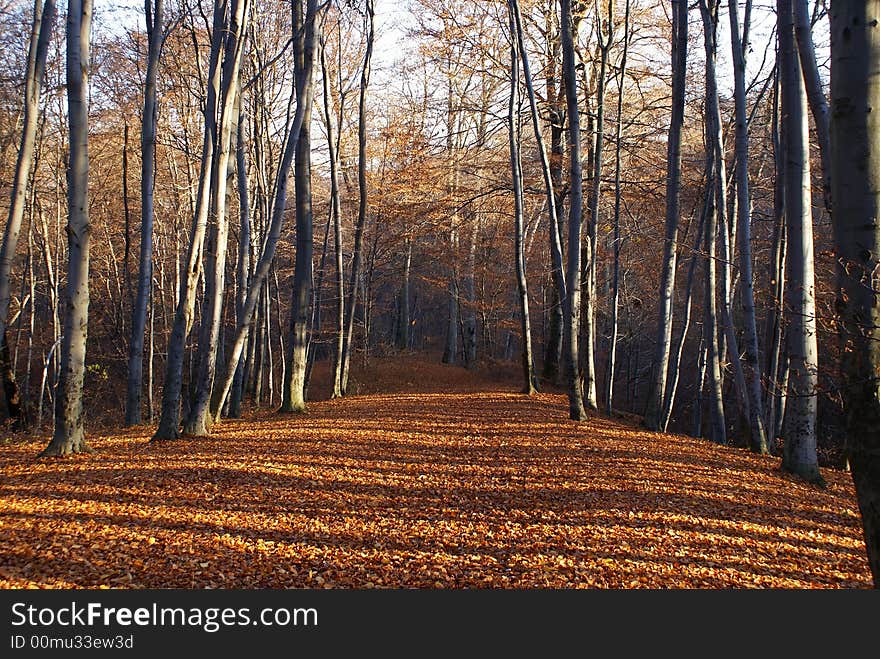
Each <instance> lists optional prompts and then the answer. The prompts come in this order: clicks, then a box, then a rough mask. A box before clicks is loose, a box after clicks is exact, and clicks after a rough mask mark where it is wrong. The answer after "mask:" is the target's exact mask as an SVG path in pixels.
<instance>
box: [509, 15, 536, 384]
mask: <svg viewBox="0 0 880 659" xmlns="http://www.w3.org/2000/svg"><path fill="white" fill-rule="evenodd" d="M514 1H515V0H514ZM508 15H509V18H510V35H511V39H510V101H509V103H508V106H507V134H508V137H509V143H510V173H511V180H512V181H513V206H514V211H513V217H514V232H515V233H514V238H515V239H514V249H515V250H516V255H515V258H516V289H517V297H518V302H519V313H520V330H521V332H522V368H523V393H524V394H527V395H529V396H531V395H532V394H533V393H535V392H536V391H537V390H538V387H537V378H536V377H535V366H534V359H533V356H532V330H531V320H530V318H529V291H528V285H527V282H526V260H525V252H524V250H523V180H522V162H521V160H520V155H519V146H520V126H519V53H518V50H519V47H518V45H517V39H516V38H515V35H516V34H517V21H516V18H515V11H514V8H513V3H508Z"/></svg>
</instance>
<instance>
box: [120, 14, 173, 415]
mask: <svg viewBox="0 0 880 659" xmlns="http://www.w3.org/2000/svg"><path fill="white" fill-rule="evenodd" d="M144 11H145V12H146V17H147V74H146V79H145V81H144V114H143V117H142V119H141V249H140V261H139V265H138V286H137V297H136V298H135V301H134V308H133V309H132V314H131V341H130V342H129V350H128V396H127V398H126V405H125V424H126V425H127V426H134V425H137V424H139V423H140V422H141V408H142V405H141V395H142V391H143V378H144V333H145V329H146V324H147V306H148V302H149V298H150V292H151V290H152V282H153V219H154V203H153V187H154V183H155V172H156V128H157V123H158V109H157V100H158V99H157V86H156V82H157V77H158V70H159V57H160V53H161V50H162V41H163V39H164V30H165V1H164V0H146V1H145V2H144Z"/></svg>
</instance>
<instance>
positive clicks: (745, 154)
mask: <svg viewBox="0 0 880 659" xmlns="http://www.w3.org/2000/svg"><path fill="white" fill-rule="evenodd" d="M737 3H738V0H728V3H727V4H728V7H729V14H730V45H731V53H732V55H733V74H734V103H735V113H736V194H737V206H736V207H737V220H736V221H737V224H738V227H739V229H738V234H739V259H740V260H739V263H740V266H739V267H740V278H741V279H740V281H741V284H742V287H741V292H740V296H741V297H740V300H741V303H742V311H743V324H744V326H745V327H744V330H745V332H744V341H745V376H746V379H747V380H748V382H747V391H748V401H749V406H748V408H749V422H750V427H751V441H750V446H751V449H752V451H754V452H755V453H762V454H767V453H769V447H768V445H767V434H766V432H765V430H764V411H763V409H762V404H761V397H762V392H761V367H760V364H759V363H758V359H759V357H758V325H757V321H756V319H755V287H754V281H753V280H754V277H753V275H752V231H751V229H752V227H751V224H752V218H751V210H752V201H751V196H750V189H749V119H748V111H747V107H746V58H745V48H744V47H743V43H742V40H741V39H740V30H739V7H738V5H737ZM745 31H748V25H746V27H745ZM731 348H733V346H731ZM733 359H737V360H739V355H738V354H734V355H733Z"/></svg>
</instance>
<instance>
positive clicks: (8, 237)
mask: <svg viewBox="0 0 880 659" xmlns="http://www.w3.org/2000/svg"><path fill="white" fill-rule="evenodd" d="M54 24H55V0H47V2H46V3H45V4H43V2H42V0H35V2H34V17H33V24H32V28H31V38H30V46H29V48H28V55H27V65H26V67H27V68H26V71H25V80H24V117H23V121H22V129H21V142H20V144H19V148H18V158H17V160H16V163H15V173H14V174H13V179H12V195H11V199H10V202H9V214H8V215H7V219H6V229H5V230H4V232H3V244H2V246H0V339H2V341H3V342H4V343H5V341H6V330H7V322H8V319H9V301H10V298H11V295H12V294H11V290H12V281H11V278H12V263H13V260H14V259H15V250H16V248H17V247H18V239H19V236H20V234H21V225H22V220H23V218H24V208H25V200H26V199H27V196H28V179H29V177H30V173H31V165H32V163H33V158H34V145H35V143H36V138H37V126H38V124H39V119H40V91H41V87H42V84H43V76H44V74H45V71H46V57H47V54H48V51H49V39H50V37H51V35H52V29H53V27H54ZM33 303H34V301H33V299H32V300H31V304H33ZM8 354H9V353H8V347H7V350H5V351H0V370H2V373H3V376H2V379H3V390H4V392H6V393H5V398H6V402H7V405H6V407H7V412H8V413H9V416H10V418H11V419H13V422H14V423H15V424H16V425H19V424H20V422H21V408H20V406H18V407H16V406H14V405H13V404H12V401H13V400H15V399H17V398H20V394H19V392H18V385H17V383H16V381H15V372H14V370H13V368H12V365H11V363H10V362H9V359H8ZM16 410H17V411H18V414H17V415H15V414H14V412H15V411H16Z"/></svg>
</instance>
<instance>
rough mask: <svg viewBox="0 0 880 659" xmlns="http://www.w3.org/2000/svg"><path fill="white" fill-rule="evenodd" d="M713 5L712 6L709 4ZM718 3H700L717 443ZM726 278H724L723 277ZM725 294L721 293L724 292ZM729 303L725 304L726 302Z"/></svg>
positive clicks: (715, 437) (710, 369)
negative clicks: (716, 37)
mask: <svg viewBox="0 0 880 659" xmlns="http://www.w3.org/2000/svg"><path fill="white" fill-rule="evenodd" d="M709 3H711V4H709ZM717 8H718V7H717V0H700V14H701V15H702V17H703V32H704V43H705V49H706V103H705V105H706V108H705V112H706V173H707V177H706V180H707V181H708V182H709V184H708V185H707V188H706V204H707V210H706V295H705V333H706V346H707V348H708V352H707V360H708V362H707V369H706V370H707V374H708V376H709V393H710V397H709V401H710V410H711V424H712V425H711V431H710V434H709V438H710V439H711V441H713V442H716V443H718V444H726V443H727V428H726V425H725V421H724V398H723V393H722V381H721V365H720V360H721V350H720V346H719V340H718V334H719V326H718V311H717V290H718V285H717V281H718V277H717V257H716V235H717V234H718V233H719V230H720V231H722V232H723V231H726V229H725V227H724V225H723V223H722V224H721V226H720V227H719V222H718V217H719V213H720V212H721V210H722V207H723V205H724V203H725V202H724V195H723V194H721V191H722V186H721V182H720V181H719V179H722V178H723V176H724V170H723V167H722V166H721V163H719V159H720V158H723V157H724V155H723V151H722V149H721V124H720V120H721V113H720V112H719V109H718V89H717V86H716V78H715V43H716V42H715V24H716V21H715V19H716V17H717V13H716V12H717ZM722 277H723V275H722ZM725 292H726V290H725V291H722V293H725ZM725 303H726V301H725Z"/></svg>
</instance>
